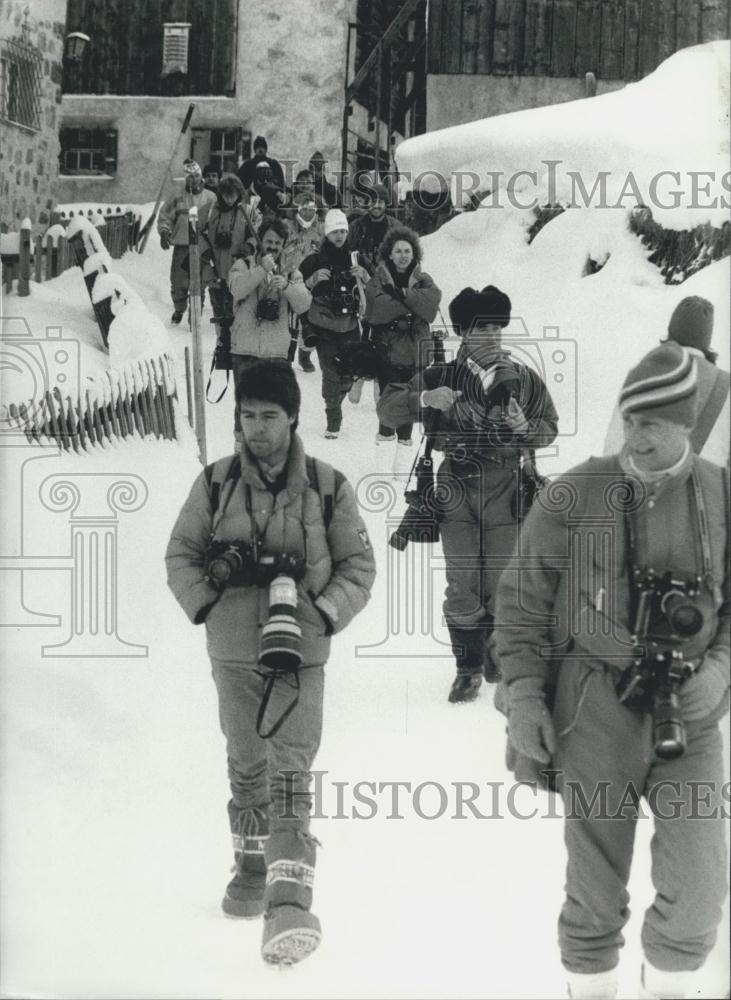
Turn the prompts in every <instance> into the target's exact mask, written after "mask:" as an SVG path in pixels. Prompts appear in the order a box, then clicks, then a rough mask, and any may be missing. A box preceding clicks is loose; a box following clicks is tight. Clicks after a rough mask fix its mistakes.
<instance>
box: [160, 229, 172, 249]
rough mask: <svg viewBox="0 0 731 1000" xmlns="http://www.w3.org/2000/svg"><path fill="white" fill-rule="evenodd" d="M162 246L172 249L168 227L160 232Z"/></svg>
mask: <svg viewBox="0 0 731 1000" xmlns="http://www.w3.org/2000/svg"><path fill="white" fill-rule="evenodd" d="M160 246H161V247H162V249H163V250H169V249H170V233H169V231H168V230H167V229H163V231H162V232H161V233H160Z"/></svg>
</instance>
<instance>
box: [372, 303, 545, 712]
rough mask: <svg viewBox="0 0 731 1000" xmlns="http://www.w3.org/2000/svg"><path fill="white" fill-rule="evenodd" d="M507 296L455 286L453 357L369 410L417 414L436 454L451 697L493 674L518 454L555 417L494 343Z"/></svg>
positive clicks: (398, 417)
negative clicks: (492, 644)
mask: <svg viewBox="0 0 731 1000" xmlns="http://www.w3.org/2000/svg"><path fill="white" fill-rule="evenodd" d="M510 310H511V303H510V299H509V298H508V296H507V295H506V294H505V293H504V292H502V291H500V289H499V288H496V287H495V286H494V285H488V286H487V287H486V288H483V289H482V291H481V292H477V291H475V289H474V288H464V289H463V290H462V291H461V292H460V293H459V294H458V295H457V296H456V297H455V298H454V299H452V301H451V303H450V305H449V315H450V318H451V320H452V323H453V324H454V326H455V329H456V330H457V332H458V333H459V334H460V335H461V337H462V342H461V344H460V347H459V351H458V352H457V355H456V357H455V358H454V360H453V361H450V362H449V363H448V364H438V365H432V366H431V367H429V368H427V369H425V370H424V371H423V372H421V373H420V374H418V375H416V376H415V377H414V378H412V379H411V381H409V382H407V383H405V384H401V385H392V386H389V387H388V388H387V390H386V391H385V392H384V394H383V396H382V397H381V399H380V400H379V403H378V408H377V413H378V419H379V421H380V422H381V424H383V425H385V426H386V427H393V428H396V427H399V426H400V425H402V424H404V423H406V422H408V421H409V420H415V419H419V418H421V419H422V420H423V422H424V426H425V430H426V432H427V434H428V435H429V438H430V440H431V441H432V446H433V447H434V448H436V449H437V450H440V451H443V452H444V462H443V463H442V465H441V467H440V469H439V471H438V474H437V485H438V493H439V495H440V496H443V497H445V498H450V499H449V500H448V501H447V500H445V503H444V504H443V505H442V507H443V509H441V510H440V512H439V526H440V533H441V539H442V547H443V550H444V556H445V560H446V574H447V590H446V594H445V600H444V617H445V620H446V622H447V626H448V628H449V634H450V638H451V640H452V650H453V652H454V656H455V658H456V665H457V674H456V677H455V679H454V682H453V684H452V687H451V690H450V692H449V700H450V701H451V702H466V701H472V700H474V699H475V698H476V697H477V694H478V691H479V688H480V685H481V682H482V677H483V672H484V675H485V677H486V678H487V679H488V680H490V681H495V680H496V679H497V668H496V667H495V665H494V662H493V660H492V657H491V654H490V651H489V648H488V642H489V641H490V639H491V636H492V633H493V629H494V625H495V618H494V615H495V598H496V595H497V582H498V579H499V577H500V574H501V572H502V570H503V568H504V565H505V563H506V561H507V560H508V559H509V557H510V555H511V553H512V551H513V549H514V547H515V544H516V540H517V537H518V488H519V470H520V468H521V462H522V460H523V459H524V457H525V456H526V454H528V453H530V452H531V451H532V449H535V448H540V447H543V446H545V445H549V444H550V443H551V442H552V441H553V440H554V438H555V437H556V434H557V427H558V415H557V413H556V410H555V407H554V405H553V401H552V400H551V397H550V395H549V393H548V390H547V389H546V386H545V385H544V383H543V381H542V379H541V378H540V377H539V376H538V375H537V374H536V372H534V371H533V370H532V369H530V368H527V367H526V366H525V365H522V364H520V363H519V362H517V361H516V360H515V359H514V358H512V357H511V355H510V352H509V351H506V350H504V349H503V347H502V341H501V337H502V331H503V328H504V327H505V326H507V325H508V323H509V322H510Z"/></svg>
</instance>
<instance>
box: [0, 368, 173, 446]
mask: <svg viewBox="0 0 731 1000" xmlns="http://www.w3.org/2000/svg"><path fill="white" fill-rule="evenodd" d="M104 374H105V377H106V381H107V385H106V386H105V393H104V401H102V402H100V401H99V400H98V399H92V396H91V393H90V392H89V391H87V392H86V393H85V395H84V396H81V395H78V396H77V397H76V399H72V398H71V396H69V395H66V396H64V395H63V393H62V392H61V390H60V389H59V387H58V386H55V387H54V388H53V389H48V390H47V391H46V392H45V394H44V396H43V398H42V399H40V400H33V399H32V400H29V402H28V403H27V404H26V403H21V404H16V403H11V404H10V405H9V406H8V408H7V413H8V418H9V423H10V424H14V425H15V426H16V427H18V428H19V429H20V430H22V431H24V432H25V436H26V437H27V439H28V441H29V442H31V443H33V442H40V441H41V440H42V439H43V438H49V439H53V440H55V441H56V442H57V443H58V445H59V447H60V448H62V449H64V450H66V451H70V450H72V449H73V450H74V451H77V452H78V451H82V450H83V451H88V450H89V449H90V448H93V447H95V446H96V445H101V444H103V443H104V441H105V440H106V441H114V440H120V439H124V438H129V437H134V436H135V435H137V436H138V437H140V438H144V437H148V436H150V435H154V436H155V437H156V438H163V439H168V440H173V439H175V438H177V432H176V427H175V407H174V400H177V398H178V394H177V389H176V384H175V374H174V370H173V367H172V361H171V359H170V357H169V356H168V355H163V356H162V357H160V358H157V359H154V358H150V359H145V360H142V361H138V362H137V363H136V364H134V365H129V366H127V367H126V368H125V369H124V371H122V372H120V373H113V372H111V371H106V372H105V373H104ZM115 375H117V376H118V377H117V378H115Z"/></svg>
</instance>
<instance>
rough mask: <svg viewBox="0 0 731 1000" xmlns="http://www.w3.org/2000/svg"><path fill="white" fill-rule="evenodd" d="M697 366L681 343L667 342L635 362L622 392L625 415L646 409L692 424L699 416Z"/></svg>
mask: <svg viewBox="0 0 731 1000" xmlns="http://www.w3.org/2000/svg"><path fill="white" fill-rule="evenodd" d="M697 383H698V366H697V364H696V362H695V359H694V358H693V356H692V355H691V354H690V353H689V352H688V351H687V350H686V349H685V348H684V347H681V346H680V345H679V344H675V343H673V342H672V341H666V342H665V343H664V344H660V346H659V347H656V348H654V350H652V351H650V353H649V354H646V355H645V357H644V358H643V359H642V360H641V361H640V363H639V364H638V365H635V367H634V368H632V369H631V370H630V372H629V374H628V375H627V378H626V379H625V380H624V385H623V386H622V391H621V392H620V394H619V409H620V412H621V414H622V416H625V415H626V414H628V413H638V412H643V413H645V412H647V413H651V414H652V416H653V417H659V418H660V419H661V420H669V421H671V423H674V424H681V425H682V426H684V427H692V426H693V425H694V424H695V418H696V393H697Z"/></svg>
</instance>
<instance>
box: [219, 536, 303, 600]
mask: <svg viewBox="0 0 731 1000" xmlns="http://www.w3.org/2000/svg"><path fill="white" fill-rule="evenodd" d="M205 564H206V579H207V580H208V581H209V582H210V583H212V584H213V586H214V587H216V589H217V590H223V589H224V588H225V587H268V586H269V585H270V583H271V582H272V581H273V580H274V579H275V578H276V577H278V576H282V575H284V576H288V577H291V578H292V579H293V580H295V581H299V580H301V579H302V578H303V577H304V575H305V569H306V564H305V560H304V557H303V556H299V555H292V554H290V553H287V552H279V553H276V554H268V553H257V551H256V549H255V547H254V546H253V545H252V544H251V543H250V542H245V541H240V540H235V541H229V542H224V541H220V540H215V541H212V542H211V543H210V545H209V546H208V548H207V549H206V554H205Z"/></svg>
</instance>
